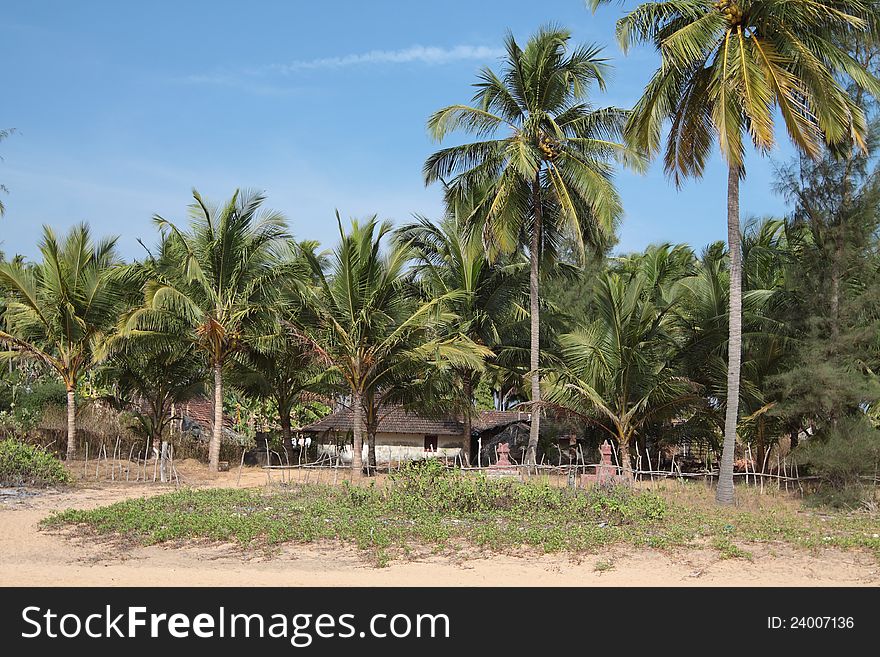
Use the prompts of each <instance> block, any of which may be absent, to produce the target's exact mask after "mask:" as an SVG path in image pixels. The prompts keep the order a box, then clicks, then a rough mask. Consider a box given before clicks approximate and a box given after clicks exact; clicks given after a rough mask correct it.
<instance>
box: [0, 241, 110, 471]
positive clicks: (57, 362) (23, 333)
mask: <svg viewBox="0 0 880 657" xmlns="http://www.w3.org/2000/svg"><path fill="white" fill-rule="evenodd" d="M40 253H41V254H42V256H43V259H42V261H41V262H39V263H38V264H36V265H32V266H27V265H25V264H23V263H22V262H21V261H20V260H16V261H13V262H3V263H0V285H2V287H3V288H5V290H6V310H5V312H4V314H3V319H4V323H5V330H4V331H0V342H4V343H5V344H6V345H7V346H9V347H10V348H11V349H13V350H15V351H17V352H18V353H20V354H21V355H22V356H23V357H25V358H30V359H32V360H35V361H38V362H40V363H42V364H43V365H45V366H48V367H49V368H50V369H52V370H54V371H55V372H56V373H57V374H58V376H59V377H61V380H62V381H63V382H64V385H65V387H66V389H67V458H68V460H70V459H73V458H74V457H75V456H76V448H77V445H76V387H77V383H78V382H79V381H80V378H81V376H82V375H83V373H84V371H85V370H86V369H87V368H88V367H89V365H90V364H91V363H92V362H93V357H94V355H95V353H96V350H97V349H98V348H99V346H100V344H101V342H102V340H103V339H104V338H105V337H106V335H107V333H108V332H109V331H110V330H111V329H112V328H113V327H114V326H115V324H116V321H117V319H118V317H119V313H120V312H122V311H123V307H122V306H123V304H124V300H125V296H126V295H125V293H124V290H125V286H124V276H123V275H122V274H121V272H122V271H123V270H122V269H118V268H117V267H118V265H119V263H120V260H119V258H118V256H117V253H116V239H115V238H110V239H103V240H101V241H99V242H95V241H94V240H93V239H92V235H91V232H90V230H89V227H88V226H87V225H85V224H79V225H77V226H74V227H73V228H72V229H71V230H70V232H69V233H68V234H67V236H66V237H65V238H64V240H63V241H61V242H59V240H58V238H57V237H56V236H55V233H54V232H53V231H52V229H51V228H49V227H48V226H44V227H43V238H42V240H41V242H40Z"/></svg>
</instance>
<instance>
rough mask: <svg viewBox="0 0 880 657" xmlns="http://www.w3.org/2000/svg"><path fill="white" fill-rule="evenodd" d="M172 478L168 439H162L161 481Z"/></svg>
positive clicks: (160, 456) (160, 452)
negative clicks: (169, 469)
mask: <svg viewBox="0 0 880 657" xmlns="http://www.w3.org/2000/svg"><path fill="white" fill-rule="evenodd" d="M169 479H170V477H169V472H168V441H166V440H163V441H161V447H160V448H159V481H160V482H162V483H163V484H164V483H166V482H168V480H169Z"/></svg>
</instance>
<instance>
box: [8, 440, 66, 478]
mask: <svg viewBox="0 0 880 657" xmlns="http://www.w3.org/2000/svg"><path fill="white" fill-rule="evenodd" d="M70 479H71V478H70V473H68V472H67V470H66V469H65V468H64V465H62V463H61V461H59V460H58V459H57V458H55V457H54V456H53V455H52V454H50V453H49V452H47V451H46V450H44V449H43V448H42V447H38V446H36V445H30V444H27V443H23V442H21V441H18V440H14V439H7V440H0V486H58V485H62V484H67V483H70Z"/></svg>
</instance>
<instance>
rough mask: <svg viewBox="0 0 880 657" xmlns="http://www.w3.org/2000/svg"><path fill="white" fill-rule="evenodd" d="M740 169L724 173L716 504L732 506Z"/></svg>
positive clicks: (739, 345)
mask: <svg viewBox="0 0 880 657" xmlns="http://www.w3.org/2000/svg"><path fill="white" fill-rule="evenodd" d="M739 179H740V168H739V166H737V165H734V164H731V165H729V167H728V173H727V244H728V249H729V251H730V313H729V321H730V328H729V338H728V343H727V411H726V413H725V416H724V447H723V449H722V451H721V464H720V467H719V471H718V490H717V491H716V492H715V501H716V502H718V503H719V504H733V456H734V450H735V449H736V425H737V416H738V413H739V378H740V377H739V371H740V362H741V360H742V250H741V249H742V246H741V244H740V231H739Z"/></svg>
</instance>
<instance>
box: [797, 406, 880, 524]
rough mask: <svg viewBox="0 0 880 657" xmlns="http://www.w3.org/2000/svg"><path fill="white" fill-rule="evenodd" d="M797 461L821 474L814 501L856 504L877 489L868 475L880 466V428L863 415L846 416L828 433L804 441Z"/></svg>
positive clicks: (841, 504) (834, 504) (839, 504)
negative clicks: (862, 416)
mask: <svg viewBox="0 0 880 657" xmlns="http://www.w3.org/2000/svg"><path fill="white" fill-rule="evenodd" d="M794 458H795V460H796V461H797V463H798V464H799V465H801V466H804V467H805V468H806V469H807V470H808V472H809V473H810V474H812V475H815V476H817V477H819V481H820V487H819V489H818V491H817V492H816V493H814V494H813V495H812V501H813V502H817V503H820V504H825V505H829V506H834V507H838V508H840V507H853V506H858V505H859V504H861V503H862V502H864V501H865V500H866V499H867V497H868V496H869V495H870V494H872V493H873V490H874V487H873V486H871V485H869V482H868V481H867V479H868V478H870V477H873V476H874V475H875V474H876V473H877V471H878V468H880V430H878V429H876V428H874V427H872V426H871V425H870V424H869V423H868V422H866V421H865V420H864V419H863V418H844V419H842V420H840V421H839V422H838V423H837V426H836V427H833V428H830V429H829V430H828V431H827V432H826V435H825V436H824V437H823V436H816V437H815V438H813V439H811V440H809V441H807V442H805V443H803V444H802V445H801V446H800V447H799V448H798V449H797V450H796V451H795V452H794Z"/></svg>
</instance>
